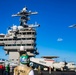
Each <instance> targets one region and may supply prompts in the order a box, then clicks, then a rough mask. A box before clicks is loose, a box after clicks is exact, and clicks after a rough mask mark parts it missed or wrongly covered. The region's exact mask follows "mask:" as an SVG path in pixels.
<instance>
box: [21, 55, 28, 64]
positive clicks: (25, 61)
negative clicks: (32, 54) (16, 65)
mask: <svg viewBox="0 0 76 75" xmlns="http://www.w3.org/2000/svg"><path fill="white" fill-rule="evenodd" d="M28 58H29V56H28V55H27V54H23V55H21V56H20V63H21V64H27V63H29V59H28Z"/></svg>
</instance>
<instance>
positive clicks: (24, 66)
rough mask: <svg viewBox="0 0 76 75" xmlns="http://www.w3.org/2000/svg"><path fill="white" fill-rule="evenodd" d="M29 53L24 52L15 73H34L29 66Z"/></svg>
mask: <svg viewBox="0 0 76 75" xmlns="http://www.w3.org/2000/svg"><path fill="white" fill-rule="evenodd" d="M28 59H29V58H28V55H27V54H22V55H21V57H20V65H19V66H17V67H15V68H14V75H34V71H33V69H32V68H31V67H28V66H27V65H28V63H29V61H28Z"/></svg>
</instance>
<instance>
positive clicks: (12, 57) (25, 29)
mask: <svg viewBox="0 0 76 75" xmlns="http://www.w3.org/2000/svg"><path fill="white" fill-rule="evenodd" d="M33 14H37V12H31V11H28V9H27V8H26V7H24V8H23V9H22V10H21V11H20V12H18V13H17V14H14V15H12V17H16V16H19V17H20V25H13V26H12V27H9V28H8V33H7V34H0V46H3V48H4V50H5V52H6V54H8V55H9V61H11V62H15V63H18V61H19V53H20V51H21V49H20V47H22V48H24V51H23V52H26V51H27V54H28V55H29V57H35V56H36V55H37V54H39V52H38V50H37V47H36V34H37V33H36V27H39V26H40V25H39V24H37V23H35V24H28V23H27V22H28V20H30V18H29V16H30V15H33Z"/></svg>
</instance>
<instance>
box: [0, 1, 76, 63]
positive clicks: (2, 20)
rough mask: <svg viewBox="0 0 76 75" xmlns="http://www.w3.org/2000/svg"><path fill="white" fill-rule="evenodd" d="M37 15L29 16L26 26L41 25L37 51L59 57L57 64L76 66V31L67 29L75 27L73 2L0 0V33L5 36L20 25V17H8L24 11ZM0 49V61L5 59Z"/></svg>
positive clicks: (75, 7)
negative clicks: (25, 8)
mask: <svg viewBox="0 0 76 75" xmlns="http://www.w3.org/2000/svg"><path fill="white" fill-rule="evenodd" d="M25 6H26V7H27V8H28V10H31V11H37V12H38V14H37V15H31V16H30V21H28V24H31V23H32V24H33V23H35V22H37V23H39V24H40V27H39V28H36V30H37V36H36V37H37V41H36V43H37V49H38V51H39V53H40V54H39V55H37V57H41V56H59V58H57V59H56V60H57V61H67V62H75V63H76V29H75V28H69V27H68V26H70V25H72V24H76V0H1V1H0V33H4V34H6V33H7V28H8V27H9V26H12V25H13V24H15V25H19V23H20V22H19V17H14V18H13V17H11V15H12V14H16V13H17V12H19V11H20V10H22V8H23V7H25ZM7 57H8V56H6V55H5V52H4V50H3V47H0V58H5V59H6V58H7Z"/></svg>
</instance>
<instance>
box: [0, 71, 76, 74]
mask: <svg viewBox="0 0 76 75" xmlns="http://www.w3.org/2000/svg"><path fill="white" fill-rule="evenodd" d="M34 73H35V75H76V72H60V71H56V72H54V71H52V73H51V74H49V72H48V71H42V74H38V72H37V71H34ZM0 75H2V74H1V71H0ZM10 75H13V73H10Z"/></svg>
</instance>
